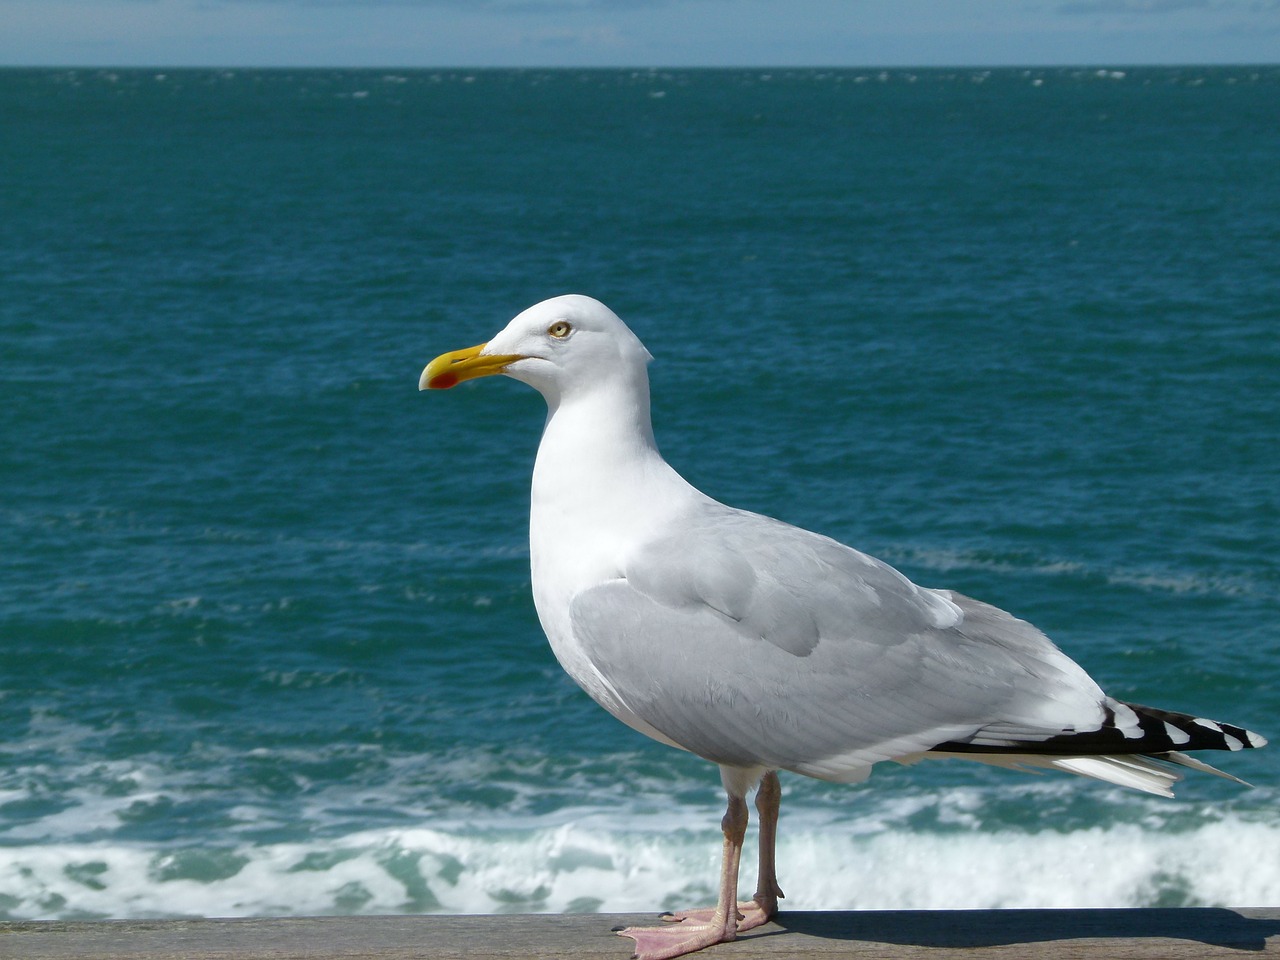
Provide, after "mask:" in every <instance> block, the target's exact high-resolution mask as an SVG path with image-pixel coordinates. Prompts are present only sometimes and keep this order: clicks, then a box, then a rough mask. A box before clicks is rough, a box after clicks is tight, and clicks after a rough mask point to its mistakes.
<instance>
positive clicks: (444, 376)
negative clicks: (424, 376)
mask: <svg viewBox="0 0 1280 960" xmlns="http://www.w3.org/2000/svg"><path fill="white" fill-rule="evenodd" d="M457 385H458V377H457V375H456V374H453V373H441V374H439V375H437V376H434V377H432V378H431V379H430V380H429V381H427V389H429V390H448V389H449V388H450V387H456V386H457Z"/></svg>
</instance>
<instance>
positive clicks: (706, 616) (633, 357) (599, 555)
mask: <svg viewBox="0 0 1280 960" xmlns="http://www.w3.org/2000/svg"><path fill="white" fill-rule="evenodd" d="M651 359H652V358H651V357H650V355H649V352H648V351H647V350H646V349H645V348H644V345H643V344H642V343H641V342H640V340H639V339H638V338H637V337H636V336H635V334H634V333H632V332H631V330H630V329H629V328H628V327H627V326H626V324H624V323H623V322H622V321H621V320H620V319H619V318H618V317H617V316H616V315H615V314H614V313H613V312H612V311H611V310H609V308H608V307H606V306H605V305H604V304H602V303H600V302H598V301H596V300H593V299H591V298H589V297H583V296H563V297H556V298H554V299H552V300H547V301H545V302H543V303H539V304H537V305H536V306H533V307H530V308H529V309H528V310H525V311H524V312H523V313H521V314H520V315H519V316H517V317H516V318H515V319H514V320H512V321H511V322H510V323H509V324H508V325H507V327H506V328H505V329H504V330H502V332H500V333H499V334H498V335H497V336H495V337H494V338H493V339H492V340H490V341H489V342H488V343H487V344H480V345H479V346H476V347H471V348H469V349H466V350H458V351H455V352H453V353H446V354H444V355H443V356H440V357H437V358H436V359H435V360H433V361H431V363H430V364H429V365H428V366H427V368H426V369H425V370H424V371H423V373H422V377H421V379H420V381H419V387H420V388H426V387H432V388H447V387H452V386H454V385H455V384H457V383H460V382H462V381H463V380H470V379H472V378H475V377H484V376H489V375H491V374H498V373H501V374H504V375H506V376H508V377H512V378H514V379H516V380H520V381H522V382H524V383H527V384H529V385H530V386H531V387H533V388H534V389H536V390H538V391H539V392H540V393H541V394H542V395H543V397H545V398H546V401H547V408H548V415H547V421H546V426H545V429H544V431H543V434H542V442H541V444H540V446H539V447H538V456H537V462H536V463H535V465H534V469H533V492H532V500H531V510H530V517H529V549H530V559H531V565H532V575H533V599H534V604H535V605H536V607H537V610H538V617H539V619H540V620H541V623H542V628H543V630H544V631H546V634H547V638H548V639H549V640H550V642H551V648H552V650H554V651H555V655H556V657H557V658H558V659H559V661H560V663H561V665H562V666H563V667H564V669H565V670H566V671H568V673H569V675H570V676H571V677H573V679H574V680H576V681H577V682H578V684H579V685H580V686H581V687H582V688H583V689H584V690H585V691H586V692H587V693H588V694H590V695H591V697H592V699H594V700H595V701H596V702H597V703H599V704H600V705H601V706H602V707H604V708H605V709H606V710H608V711H609V712H610V713H612V714H613V715H614V716H615V717H617V718H618V719H619V720H621V721H622V722H623V723H625V724H627V725H628V726H630V727H632V728H634V729H636V730H638V731H640V732H641V733H643V734H645V735H647V736H650V737H652V738H653V739H655V740H659V741H661V742H662V743H666V744H669V745H671V746H673V747H679V748H680V749H682V750H688V751H690V752H691V753H694V754H697V755H698V756H700V757H703V758H704V759H706V760H710V761H711V762H712V763H715V764H717V765H718V766H719V768H720V777H721V780H722V782H723V784H724V789H725V792H726V793H727V794H728V810H727V811H726V813H725V815H724V820H723V823H722V826H723V830H724V857H723V861H722V865H721V869H720V893H719V898H718V901H717V903H716V905H715V907H714V908H711V909H703V910H688V911H682V912H680V913H676V914H667V915H664V917H663V919H665V920H667V921H668V922H667V923H665V924H662V925H660V926H658V927H652V928H651V927H636V928H629V929H626V930H622V931H620V933H621V934H622V935H623V936H627V937H631V938H633V939H634V940H635V941H636V956H637V957H640V958H642V960H661V958H667V957H676V956H681V955H683V954H686V953H690V952H692V951H694V950H699V949H701V948H703V947H706V946H710V945H711V944H715V943H720V942H723V941H727V940H732V939H734V937H735V935H736V934H737V933H739V932H741V931H743V930H748V929H751V928H752V927H756V926H759V925H761V924H763V923H766V922H768V921H769V920H770V919H771V918H772V917H773V916H774V915H775V914H776V913H777V909H778V898H779V897H781V896H782V890H781V889H780V888H779V887H778V881H777V877H776V875H775V871H774V843H775V837H776V827H777V819H778V805H779V798H780V788H779V784H778V775H777V771H779V770H790V771H793V772H795V773H801V774H804V775H805V776H810V777H817V778H819V779H822V780H834V781H838V782H843V783H854V782H857V781H860V780H863V779H865V778H866V777H867V776H868V775H869V774H870V772H871V767H872V766H873V765H874V764H876V763H879V762H880V761H882V760H895V761H897V762H899V763H914V762H916V761H918V760H921V759H924V758H926V757H962V758H965V759H968V760H978V761H981V762H983V763H990V764H996V765H998V766H1005V767H1015V768H1029V767H1053V768H1057V769H1059V770H1065V771H1068V772H1070V773H1076V774H1081V775H1083V776H1087V777H1094V778H1096V779H1098V780H1105V781H1108V782H1110V783H1115V784H1120V785H1122V786H1126V787H1135V788H1137V789H1139V790H1145V791H1147V792H1149V793H1155V794H1160V795H1163V796H1172V790H1171V789H1170V788H1171V786H1172V784H1173V783H1175V782H1176V781H1177V780H1178V779H1180V775H1179V773H1178V772H1177V770H1176V769H1175V767H1174V765H1182V766H1185V767H1193V768H1195V769H1198V770H1204V771H1208V772H1211V773H1220V771H1217V770H1214V769H1213V768H1212V767H1210V766H1208V765H1207V764H1205V763H1202V762H1201V761H1199V760H1196V759H1193V758H1191V757H1188V756H1186V755H1185V754H1184V753H1183V751H1187V750H1241V749H1246V748H1250V747H1261V746H1263V745H1264V744H1265V743H1266V741H1265V740H1264V739H1263V738H1262V737H1260V736H1258V735H1257V734H1254V733H1250V732H1249V731H1247V730H1244V729H1241V728H1240V727H1236V726H1231V725H1229V724H1225V723H1217V722H1215V721H1212V720H1206V719H1202V718H1199V717H1194V716H1190V715H1187V714H1182V713H1171V712H1168V711H1164V710H1155V709H1152V708H1149V707H1143V706H1138V705H1136V704H1131V703H1124V702H1122V701H1120V700H1116V699H1113V698H1112V697H1109V696H1107V695H1106V694H1105V693H1103V691H1102V689H1101V688H1100V687H1099V686H1098V685H1097V684H1096V683H1095V682H1094V681H1093V680H1092V679H1091V678H1090V677H1089V675H1088V674H1086V673H1085V672H1084V670H1082V669H1081V668H1080V667H1079V666H1077V665H1076V663H1075V662H1074V661H1072V660H1071V659H1069V658H1068V657H1067V656H1066V655H1065V654H1064V653H1062V651H1060V650H1059V649H1058V648H1057V647H1056V646H1054V644H1053V643H1052V642H1051V641H1050V640H1049V639H1048V638H1047V637H1046V636H1045V635H1044V634H1043V633H1041V632H1040V631H1039V630H1037V629H1036V628H1035V627H1033V626H1032V625H1031V624H1029V623H1027V622H1025V621H1023V620H1019V619H1017V618H1015V617H1013V616H1012V615H1010V614H1008V613H1006V612H1004V611H1003V610H1000V609H997V608H996V607H993V606H990V605H988V604H985V603H982V602H980V601H977V600H972V599H970V598H969V597H965V596H962V595H960V594H958V593H953V592H951V591H949V590H932V589H927V588H924V587H919V586H916V585H915V584H914V583H912V582H911V581H910V580H908V579H907V578H906V577H904V576H903V575H902V574H901V573H899V572H898V571H897V570H895V569H893V568H892V567H890V566H888V565H887V564H885V563H882V562H881V561H879V560H876V559H875V558H873V557H869V556H867V555H866V554H864V553H859V552H858V551H857V550H854V549H852V548H851V547H847V546H845V545H843V544H841V543H838V542H837V541H835V540H832V539H829V538H828V537H824V536H821V535H819V534H816V533H810V532H809V531H807V530H801V529H799V528H797V527H793V526H790V525H788V524H786V523H783V522H781V521H778V520H773V519H770V518H769V517H764V516H760V515H759V514H755V513H748V512H747V511H744V510H736V509H734V508H733V507H729V506H725V505H724V504H722V503H719V502H717V501H716V500H713V499H711V498H710V497H708V496H706V495H705V494H703V493H701V492H700V491H698V490H696V489H695V488H694V487H693V486H691V485H690V484H689V483H688V482H687V481H685V480H684V478H683V477H681V476H680V475H679V474H678V473H676V471H675V470H674V469H672V467H671V466H670V465H669V464H668V463H667V461H666V460H664V459H663V458H662V455H661V454H660V453H659V452H658V447H657V444H656V443H655V442H654V437H653V428H652V426H651V424H650V418H649V378H648V372H647V365H648V362H649V361H650V360H651ZM1221 775H1222V776H1228V775H1227V774H1221ZM1230 779H1235V778H1234V777H1231V778H1230ZM753 788H758V789H757V792H756V808H757V810H758V811H759V817H760V870H759V881H758V883H757V886H756V892H755V896H754V897H753V898H752V899H751V900H750V901H747V902H744V903H739V902H737V886H738V861H739V857H740V855H741V851H742V842H743V836H744V834H745V832H746V827H747V816H748V815H747V804H746V796H747V794H748V793H749V792H750V791H751V790H752V789H753Z"/></svg>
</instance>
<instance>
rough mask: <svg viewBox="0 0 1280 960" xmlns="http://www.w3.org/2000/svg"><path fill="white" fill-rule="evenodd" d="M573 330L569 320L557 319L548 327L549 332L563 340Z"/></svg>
mask: <svg viewBox="0 0 1280 960" xmlns="http://www.w3.org/2000/svg"><path fill="white" fill-rule="evenodd" d="M572 332H573V327H572V326H570V324H569V321H568V320H557V321H556V322H555V323H553V324H552V325H551V326H549V327H547V333H548V334H550V335H551V336H553V337H555V338H556V339H557V340H563V339H564V338H565V337H567V336H568V335H569V334H571V333H572Z"/></svg>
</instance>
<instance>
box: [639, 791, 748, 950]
mask: <svg viewBox="0 0 1280 960" xmlns="http://www.w3.org/2000/svg"><path fill="white" fill-rule="evenodd" d="M747 816H748V814H747V801H746V800H745V799H744V798H743V797H742V796H740V795H737V796H735V795H734V794H733V793H730V794H729V806H728V809H727V810H726V811H725V814H724V819H723V820H722V821H721V822H720V826H721V829H722V830H723V831H724V855H723V857H722V858H721V860H720V896H719V898H718V899H717V901H716V906H715V909H714V910H712V911H710V916H706V913H707V911H702V910H698V911H689V912H688V913H677V914H671V915H669V916H667V917H665V918H664V919H667V920H669V921H670V922H669V923H668V924H667V925H665V926H661V927H628V928H626V929H625V930H619V931H618V935H619V936H623V937H630V938H631V939H632V940H634V941H635V942H636V952H635V957H636V960H670V958H671V957H682V956H684V955H685V954H686V953H693V952H694V951H695V950H701V949H702V948H703V947H709V946H711V945H712V944H716V943H725V942H727V941H729V940H732V939H734V937H735V936H737V933H738V903H737V899H738V863H739V861H740V860H741V858H742V840H743V837H745V836H746V833H747ZM752 905H753V906H754V905H755V902H754V901H753V902H752ZM704 917H705V919H704Z"/></svg>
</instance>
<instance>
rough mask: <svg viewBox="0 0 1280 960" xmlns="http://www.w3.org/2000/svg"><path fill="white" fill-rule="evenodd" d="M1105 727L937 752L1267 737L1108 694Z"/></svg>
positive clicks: (1045, 750) (1160, 750)
mask: <svg viewBox="0 0 1280 960" xmlns="http://www.w3.org/2000/svg"><path fill="white" fill-rule="evenodd" d="M1103 713H1104V719H1103V722H1102V726H1100V727H1098V728H1096V729H1093V730H1078V731H1072V732H1070V733H1060V734H1057V735H1056V736H1052V737H1047V738H1045V739H1044V740H1017V741H1004V742H992V741H990V740H977V741H948V742H947V743H940V744H938V745H937V746H935V747H933V749H932V751H930V752H936V753H971V754H972V753H986V754H1002V753H1004V754H1015V753H1018V754H1039V755H1046V756H1060V757H1062V756H1074V757H1083V756H1122V755H1125V754H1145V755H1149V756H1150V755H1157V756H1158V755H1160V754H1169V753H1185V752H1187V751H1191V750H1228V751H1238V750H1254V749H1258V748H1259V747H1265V746H1266V745H1267V738H1266V737H1263V736H1261V735H1260V734H1257V733H1254V732H1253V731H1251V730H1246V729H1244V728H1243V727H1237V726H1235V725H1234V724H1230V723H1221V722H1219V721H1217V720H1209V719H1208V718H1206V717H1196V716H1192V715H1191V714H1189V713H1175V712H1173V711H1171V710H1161V709H1159V708H1157V707H1147V706H1143V705H1142V704H1138V703H1125V702H1124V701H1122V700H1113V699H1111V698H1110V697H1108V698H1107V700H1106V701H1105V702H1104V703H1103Z"/></svg>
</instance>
